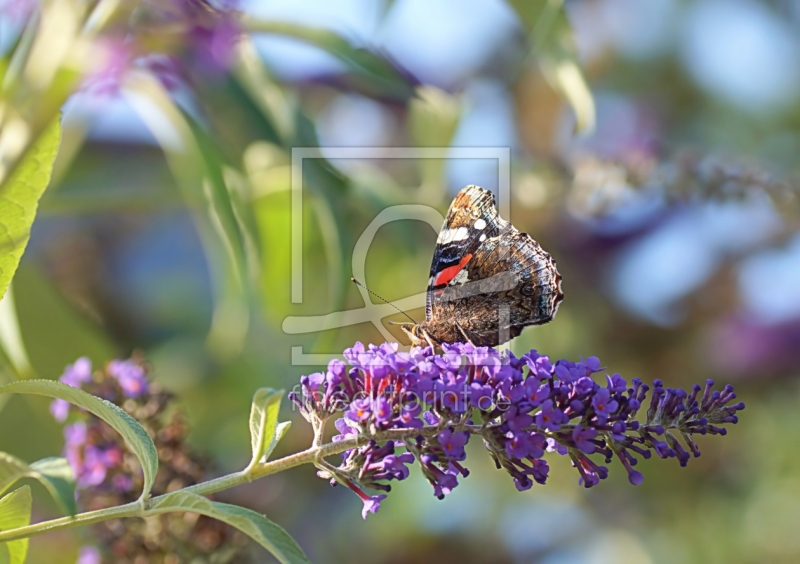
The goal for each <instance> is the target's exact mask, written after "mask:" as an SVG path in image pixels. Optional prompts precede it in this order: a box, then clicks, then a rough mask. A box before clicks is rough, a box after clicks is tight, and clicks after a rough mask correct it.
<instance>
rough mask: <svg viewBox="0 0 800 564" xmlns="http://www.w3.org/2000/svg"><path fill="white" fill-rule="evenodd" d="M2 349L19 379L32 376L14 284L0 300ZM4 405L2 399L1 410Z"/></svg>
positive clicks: (0, 346) (0, 402)
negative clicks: (20, 327)
mask: <svg viewBox="0 0 800 564" xmlns="http://www.w3.org/2000/svg"><path fill="white" fill-rule="evenodd" d="M0 349H2V352H3V353H4V354H5V357H6V358H7V359H8V362H9V364H10V365H11V367H12V368H13V372H14V373H15V374H14V375H15V376H16V377H17V378H28V377H30V376H32V373H31V364H30V361H29V360H28V353H27V351H26V350H25V344H24V343H23V342H22V334H21V332H20V329H19V317H18V315H17V306H16V303H15V300H14V285H13V284H9V285H8V290H7V291H6V295H5V296H3V297H2V299H0ZM9 372H11V371H9ZM2 405H3V400H2V399H0V408H2Z"/></svg>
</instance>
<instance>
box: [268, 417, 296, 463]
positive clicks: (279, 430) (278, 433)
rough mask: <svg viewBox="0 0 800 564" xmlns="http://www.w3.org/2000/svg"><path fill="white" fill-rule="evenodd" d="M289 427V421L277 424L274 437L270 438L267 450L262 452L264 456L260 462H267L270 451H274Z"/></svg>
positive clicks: (290, 423) (290, 424)
mask: <svg viewBox="0 0 800 564" xmlns="http://www.w3.org/2000/svg"><path fill="white" fill-rule="evenodd" d="M291 426H292V422H291V421H284V422H282V423H278V426H277V427H275V436H274V437H273V438H272V441H270V443H269V445H267V448H266V449H265V450H264V456H262V457H261V460H262V461H266V460H269V457H270V455H271V454H272V451H273V450H275V447H276V446H277V445H278V443H279V442H281V439H282V438H283V436H284V435H285V434H286V431H288V430H289V427H291Z"/></svg>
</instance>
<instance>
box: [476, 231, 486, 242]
mask: <svg viewBox="0 0 800 564" xmlns="http://www.w3.org/2000/svg"><path fill="white" fill-rule="evenodd" d="M485 240H486V233H483V234H481V236H480V237H478V241H480V242H481V243H483V242H484V241H485Z"/></svg>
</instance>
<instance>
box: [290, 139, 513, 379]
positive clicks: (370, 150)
mask: <svg viewBox="0 0 800 564" xmlns="http://www.w3.org/2000/svg"><path fill="white" fill-rule="evenodd" d="M322 149H324V150H325V152H324V153H323V152H322ZM305 159H328V160H335V159H351V160H356V159H442V160H449V159H481V160H497V164H498V166H497V176H498V178H497V207H498V213H499V214H500V216H501V217H504V218H505V219H507V220H509V219H510V217H511V149H510V148H509V147H292V154H291V163H292V164H291V170H292V178H291V193H292V195H291V240H292V241H291V247H292V248H291V257H292V258H291V262H292V267H291V273H292V289H291V295H292V303H293V304H298V303H303V161H304V160H305ZM287 319H289V318H287ZM337 356H339V355H338V353H330V354H327V353H304V352H303V347H302V346H293V347H292V357H291V364H292V366H324V365H326V364H327V363H328V361H330V360H331V358H335V357H337Z"/></svg>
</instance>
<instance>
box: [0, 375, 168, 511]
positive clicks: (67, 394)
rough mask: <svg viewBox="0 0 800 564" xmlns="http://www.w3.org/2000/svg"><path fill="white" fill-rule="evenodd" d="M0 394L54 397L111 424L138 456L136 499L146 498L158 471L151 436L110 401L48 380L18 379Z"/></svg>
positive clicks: (0, 391)
mask: <svg viewBox="0 0 800 564" xmlns="http://www.w3.org/2000/svg"><path fill="white" fill-rule="evenodd" d="M0 394H33V395H39V396H46V397H50V398H58V399H62V400H65V401H68V402H69V403H71V404H73V405H77V406H78V407H82V408H83V409H85V410H87V411H89V412H91V413H93V414H95V415H96V416H97V417H99V418H100V419H102V420H103V421H105V422H106V423H108V424H109V425H111V427H113V428H114V430H116V431H117V432H118V433H119V434H120V435H122V437H123V438H124V439H125V442H126V443H128V447H129V448H130V449H131V451H133V453H134V454H135V455H136V456H137V458H138V459H139V462H140V463H141V464H142V471H143V472H144V488H143V490H142V495H141V497H140V499H147V498H148V497H149V495H150V489H151V488H152V487H153V480H155V476H156V471H157V470H158V453H157V451H156V447H155V445H154V444H153V439H151V438H150V435H148V434H147V431H145V430H144V428H143V427H142V426H141V425H140V424H139V423H138V422H137V421H136V420H135V419H134V418H133V417H131V416H130V415H128V414H127V413H125V412H124V411H123V410H122V409H120V408H119V407H117V406H116V405H114V404H113V403H111V402H109V401H106V400H104V399H101V398H98V397H96V396H93V395H91V394H88V393H86V392H84V391H83V390H79V389H78V388H73V387H72V386H67V385H66V384H62V383H61V382H53V381H52V380H20V381H17V382H12V383H10V384H6V385H5V386H0Z"/></svg>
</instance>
